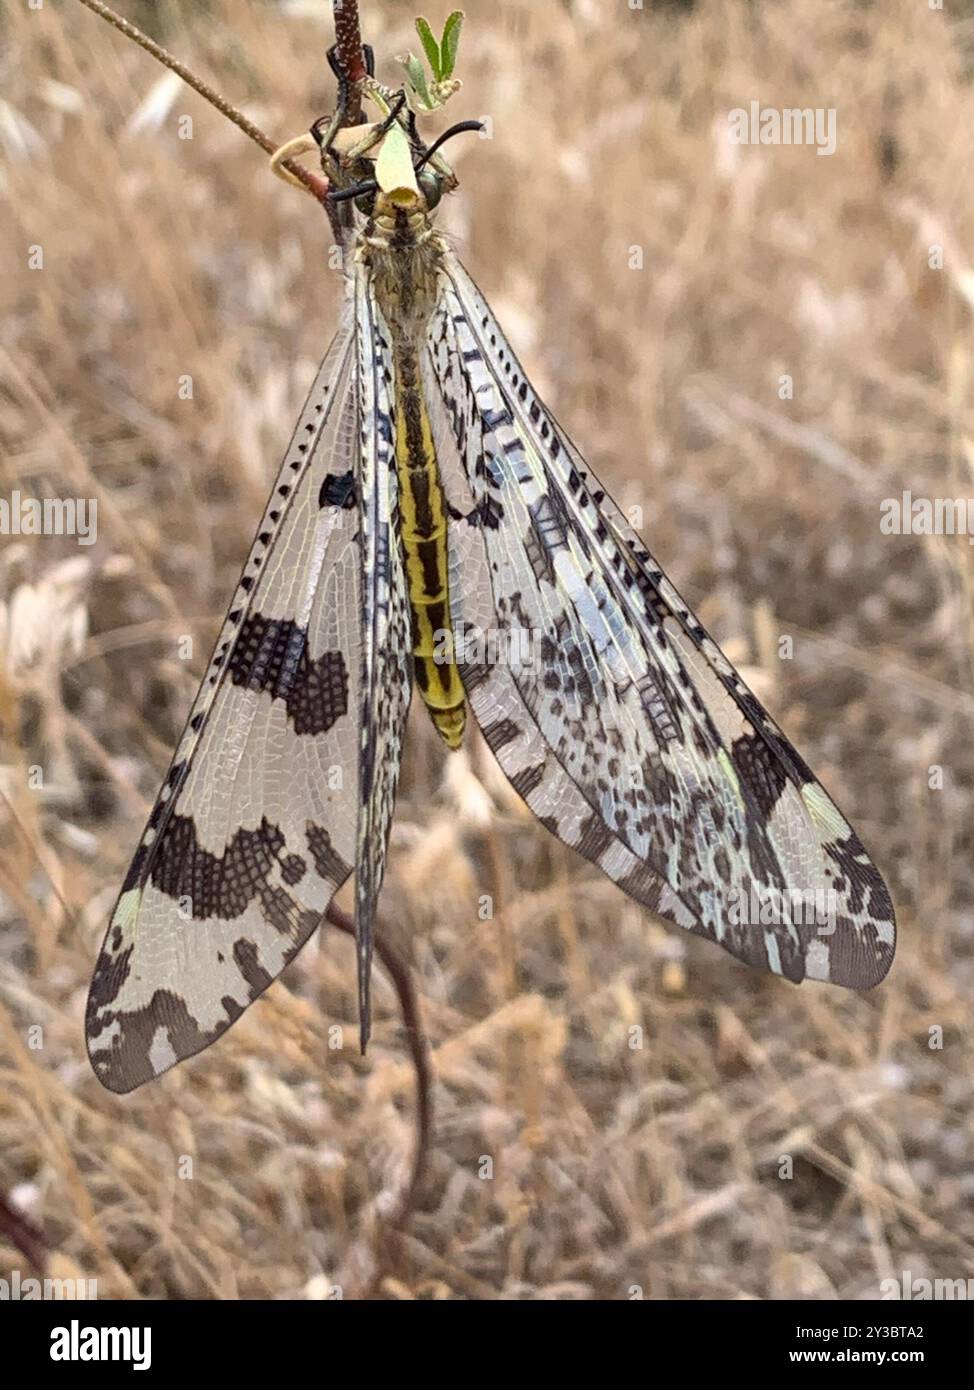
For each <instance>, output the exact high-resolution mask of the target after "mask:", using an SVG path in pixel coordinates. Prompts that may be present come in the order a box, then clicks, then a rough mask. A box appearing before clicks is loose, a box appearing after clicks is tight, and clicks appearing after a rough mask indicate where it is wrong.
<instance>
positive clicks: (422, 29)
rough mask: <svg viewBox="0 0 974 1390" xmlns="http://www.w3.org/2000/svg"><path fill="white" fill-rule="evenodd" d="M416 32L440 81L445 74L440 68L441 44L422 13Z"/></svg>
mask: <svg viewBox="0 0 974 1390" xmlns="http://www.w3.org/2000/svg"><path fill="white" fill-rule="evenodd" d="M416 33H417V34H418V35H419V38H420V42H421V43H422V45H423V48H424V49H425V50H426V58H427V61H428V62H429V65H430V70H431V72H432V74H433V76H434V77H435V78H436V80H437V82H438V81H439V80H440V78H441V77H442V75H443V73H442V69H441V68H440V61H441V60H440V45H439V44H438V43H437V42H436V39H435V38H434V37H433V30H432V29H431V28H430V26H429V21H428V20H425V19H423V17H422V15H420V17H419V19H417V21H416Z"/></svg>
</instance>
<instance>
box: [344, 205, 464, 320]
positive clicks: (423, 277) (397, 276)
mask: <svg viewBox="0 0 974 1390" xmlns="http://www.w3.org/2000/svg"><path fill="white" fill-rule="evenodd" d="M444 250H445V243H444V241H443V238H442V237H441V236H440V234H439V232H438V231H437V230H436V229H435V227H434V226H433V224H432V221H431V219H430V215H429V213H428V212H427V211H426V209H425V208H421V207H419V206H414V207H412V208H405V207H399V206H397V205H395V204H394V203H392V201H391V200H388V199H382V198H380V199H377V201H376V208H375V211H374V212H373V214H372V216H371V217H370V218H369V219H368V221H367V222H366V223H365V225H364V226H363V227H362V230H361V232H360V233H359V238H358V246H357V254H358V255H359V256H361V258H362V259H363V260H364V261H365V263H366V264H367V265H368V266H369V268H370V269H371V271H372V283H373V286H374V288H375V295H376V299H377V300H378V302H379V307H380V308H381V310H382V313H383V315H384V317H385V319H386V322H387V323H388V325H389V328H390V330H391V332H392V333H393V336H394V337H397V336H399V335H400V334H401V335H403V336H404V337H405V338H407V339H409V340H411V341H412V342H414V343H415V342H418V341H419V340H420V338H421V335H422V334H423V331H424V329H425V327H426V324H427V322H428V321H429V318H430V315H431V314H432V312H433V308H434V305H435V302H436V293H437V277H438V274H439V270H440V266H441V264H442V260H443V253H444Z"/></svg>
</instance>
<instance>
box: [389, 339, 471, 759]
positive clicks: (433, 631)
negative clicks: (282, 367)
mask: <svg viewBox="0 0 974 1390" xmlns="http://www.w3.org/2000/svg"><path fill="white" fill-rule="evenodd" d="M396 469H397V472H398V475H399V507H400V517H401V525H402V546H403V553H404V556H405V561H406V579H407V582H408V585H409V602H410V606H411V608H412V616H413V665H414V669H415V676H416V685H417V688H418V690H419V693H420V695H421V696H422V697H423V700H424V702H425V704H426V707H427V709H428V710H429V712H430V715H431V717H432V720H433V723H434V724H435V725H436V727H437V729H439V731H440V733H441V734H442V736H443V738H444V739H445V741H446V743H447V744H448V746H449V747H450V748H459V747H460V742H461V740H462V738H463V726H464V723H465V720H466V698H465V696H464V691H463V686H462V684H461V682H460V673H459V672H458V671H457V668H456V664H455V662H454V659H453V644H452V641H451V640H446V641H444V634H445V633H450V632H451V631H452V627H451V622H450V591H449V580H448V572H447V533H446V528H447V519H446V507H445V503H444V500H443V489H442V487H441V486H440V477H439V471H438V469H437V466H436V451H435V449H434V447H433V435H432V431H431V430H430V422H429V415H428V414H427V411H426V402H425V401H424V399H423V389H422V386H421V384H420V376H419V364H418V361H417V358H416V353H415V352H414V351H413V349H412V348H411V347H406V346H400V347H399V348H398V349H397V351H396Z"/></svg>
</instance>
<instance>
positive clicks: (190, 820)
mask: <svg viewBox="0 0 974 1390" xmlns="http://www.w3.org/2000/svg"><path fill="white" fill-rule="evenodd" d="M357 414H358V411H357V365H356V353H355V335H354V332H353V330H352V328H351V326H350V324H349V323H348V322H346V324H345V325H344V326H343V328H342V329H341V331H340V332H339V334H338V336H337V337H336V339H335V341H334V343H333V344H332V347H331V349H330V350H329V352H328V355H327V357H326V358H325V361H324V363H323V365H322V368H321V371H320V372H319V374H318V376H317V378H316V380H315V383H314V385H313V387H312V389H311V394H310V395H309V397H308V400H307V403H306V404H305V407H304V409H303V411H302V414H301V417H300V419H299V420H298V424H297V428H296V430H295V433H294V437H293V439H292V441H291V444H290V447H289V448H288V451H287V454H286V455H285V459H284V463H283V466H282V468H281V471H280V474H279V476H278V479H277V483H276V485H275V487H274V491H273V492H272V494H271V498H270V502H269V503H268V507H267V510H266V512H265V514H264V517H263V520H262V521H261V524H260V528H259V531H258V534H257V538H256V540H255V541H254V544H253V548H252V550H251V552H250V557H249V559H248V561H247V564H246V567H245V569H244V572H243V575H242V577H241V579H240V584H239V586H238V588H237V591H236V593H235V595H234V598H233V602H232V604H231V606H230V611H229V613H228V615H227V618H226V620H225V622H224V625H223V628H222V630H221V633H220V636H219V639H218V641H217V646H216V650H215V652H214V654H213V658H212V662H211V665H210V668H209V673H208V674H207V676H206V678H205V680H204V682H203V685H202V688H201V689H200V692H199V694H198V696H197V698H196V701H195V703H194V705H193V709H192V711H191V714H190V718H189V722H188V723H187V725H186V729H185V731H184V733H183V736H182V739H181V740H180V743H179V746H178V748H177V750H176V754H175V757H174V759H173V763H172V766H171V767H170V769H169V774H168V776H167V777H166V780H165V783H164V784H163V787H162V790H161V792H160V794H159V798H158V800H157V801H156V804H155V807H154V809H153V811H152V815H151V817H150V819H149V823H148V826H147V827H146V830H145V832H144V834H143V836H142V840H141V842H140V845H139V848H138V850H137V852H136V855H135V859H134V860H133V862H132V866H131V868H130V869H129V872H128V875H127V877H126V879H125V883H124V885H123V888H122V892H121V895H120V897H119V899H118V902H117V904H116V907H115V911H114V913H113V915H112V918H111V921H110V923H109V927H108V931H107V934H106V937H105V941H104V945H103V946H102V951H101V955H100V956H99V959H98V962H97V965H96V968H95V973H94V977H93V980H92V984H91V990H90V993H89V997H88V1010H87V1038H88V1052H89V1056H90V1058H91V1062H92V1065H93V1067H94V1069H95V1072H96V1074H97V1076H98V1078H99V1080H100V1081H101V1082H102V1083H103V1084H104V1085H105V1086H107V1087H108V1088H109V1089H110V1090H113V1091H129V1090H132V1089H133V1088H134V1087H136V1086H139V1085H141V1084H142V1083H143V1082H145V1081H148V1080H150V1079H151V1078H152V1077H154V1076H158V1075H159V1073H160V1072H164V1071H166V1070H167V1069H168V1068H169V1067H171V1066H172V1065H173V1064H174V1063H175V1062H178V1061H180V1060H181V1059H182V1058H184V1057H189V1056H191V1055H192V1054H193V1053H195V1052H198V1051H200V1049H201V1048H204V1047H206V1046H207V1045H208V1044H209V1043H211V1042H213V1040H214V1039H215V1038H217V1037H218V1036H219V1035H220V1034H221V1033H222V1032H223V1031H224V1029H226V1028H228V1027H229V1026H230V1024H231V1023H233V1022H234V1021H235V1020H236V1019H237V1018H238V1017H239V1016H240V1014H241V1013H242V1012H243V1010H244V1009H246V1008H247V1006H248V1005H249V1004H250V1003H252V1001H253V1000H254V999H256V998H257V996H258V995H259V994H261V993H262V992H263V990H265V989H266V988H267V986H268V985H269V984H270V983H271V981H272V980H273V979H274V978H275V976H277V975H278V974H279V973H280V972H281V970H283V968H284V966H285V965H287V963H288V961H290V960H291V958H292V957H293V956H294V955H295V953H296V952H297V951H298V950H299V948H300V947H301V946H302V945H303V944H304V942H305V941H306V940H307V938H308V937H309V936H310V934H311V932H312V931H313V930H314V928H315V927H316V926H317V924H318V923H319V921H320V919H321V914H322V913H323V912H324V911H325V910H326V908H327V906H328V903H329V901H330V899H331V897H332V895H333V894H334V892H335V890H336V889H337V888H338V886H339V885H340V884H341V883H342V882H343V881H344V880H345V879H346V878H347V877H348V875H349V873H350V871H351V865H352V863H353V860H354V857H355V849H356V795H357V789H358V775H359V728H358V720H359V718H360V708H359V695H360V661H361V639H360V621H361V612H362V590H361V585H362V575H361V564H362V561H361V556H360V544H359V532H360V524H361V523H360V498H359V491H360V489H359V486H358V479H357V468H358V449H359V436H358V424H357Z"/></svg>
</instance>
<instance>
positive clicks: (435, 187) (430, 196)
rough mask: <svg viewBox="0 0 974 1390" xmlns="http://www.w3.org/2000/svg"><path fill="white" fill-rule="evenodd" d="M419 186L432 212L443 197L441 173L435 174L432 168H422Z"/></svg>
mask: <svg viewBox="0 0 974 1390" xmlns="http://www.w3.org/2000/svg"><path fill="white" fill-rule="evenodd" d="M419 186H420V188H421V189H422V193H423V197H424V198H425V199H426V206H427V208H429V210H430V212H432V211H433V209H434V208H435V207H436V205H437V203H438V202H439V201H440V199H441V198H442V197H443V180H442V179H441V178H440V176H439V174H434V173H433V171H432V170H431V169H420V171H419Z"/></svg>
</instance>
